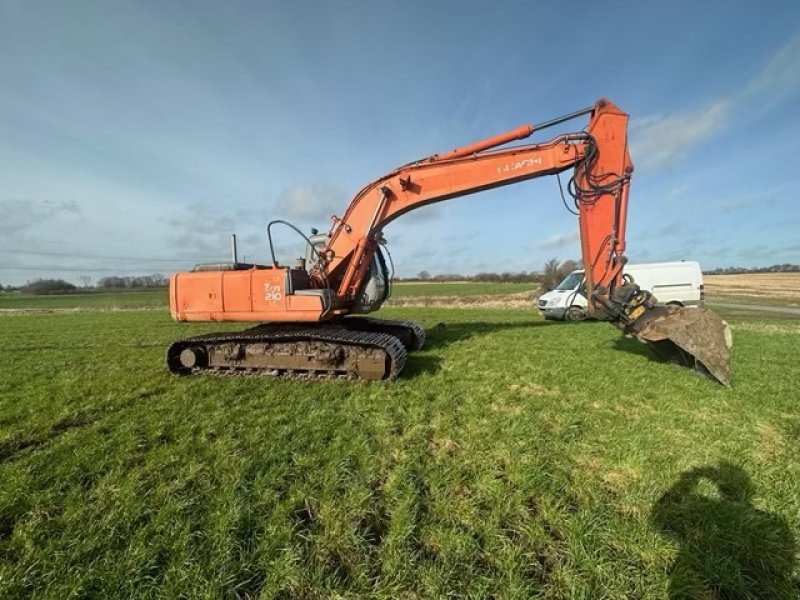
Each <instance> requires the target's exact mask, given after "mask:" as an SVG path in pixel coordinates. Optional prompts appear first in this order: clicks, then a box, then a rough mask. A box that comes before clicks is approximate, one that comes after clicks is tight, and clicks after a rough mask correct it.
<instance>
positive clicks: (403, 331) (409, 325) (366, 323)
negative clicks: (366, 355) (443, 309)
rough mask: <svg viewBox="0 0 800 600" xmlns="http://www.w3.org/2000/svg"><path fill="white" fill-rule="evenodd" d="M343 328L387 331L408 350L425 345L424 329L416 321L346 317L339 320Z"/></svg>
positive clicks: (376, 331) (411, 350)
mask: <svg viewBox="0 0 800 600" xmlns="http://www.w3.org/2000/svg"><path fill="white" fill-rule="evenodd" d="M339 324H341V325H342V326H343V327H344V328H345V329H349V330H351V331H365V332H373V333H388V334H389V335H393V336H394V337H396V338H397V339H399V340H400V341H401V342H402V343H403V346H405V348H406V350H407V351H408V352H414V351H415V350H419V349H420V348H422V347H423V346H424V345H425V329H423V327H422V325H420V324H419V323H417V322H416V321H399V320H396V319H373V318H372V317H360V316H359V317H347V318H345V319H342V320H341V321H339Z"/></svg>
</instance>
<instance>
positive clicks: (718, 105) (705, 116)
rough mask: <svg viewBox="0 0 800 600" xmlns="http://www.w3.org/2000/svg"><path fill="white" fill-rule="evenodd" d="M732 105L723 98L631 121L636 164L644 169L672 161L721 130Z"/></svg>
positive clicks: (654, 167)
mask: <svg viewBox="0 0 800 600" xmlns="http://www.w3.org/2000/svg"><path fill="white" fill-rule="evenodd" d="M731 107H732V103H731V102H730V101H728V100H722V101H716V102H712V103H710V104H708V105H706V106H704V107H703V108H701V109H699V110H694V111H687V112H679V113H673V114H671V115H666V116H661V115H659V116H650V117H645V118H642V119H637V120H633V121H632V122H631V146H632V147H633V152H632V153H633V155H634V156H635V157H636V161H637V164H636V166H637V167H638V168H640V169H642V170H647V169H658V168H662V167H666V166H669V165H671V164H673V163H674V162H675V161H676V160H678V159H679V158H681V157H682V156H683V155H684V154H685V153H686V152H688V151H689V150H690V149H691V148H692V147H694V146H696V145H697V144H699V143H702V142H703V141H704V140H706V139H708V138H710V137H712V136H713V135H715V134H716V133H718V132H719V131H720V130H721V129H723V128H724V127H725V125H726V124H727V121H728V117H729V115H730V112H731Z"/></svg>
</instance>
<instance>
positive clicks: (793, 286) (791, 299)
mask: <svg viewBox="0 0 800 600" xmlns="http://www.w3.org/2000/svg"><path fill="white" fill-rule="evenodd" d="M703 279H704V283H705V286H706V299H707V300H710V301H712V302H713V301H723V300H724V301H730V302H745V303H748V302H749V303H762V304H781V305H784V306H798V305H800V273H743V274H740V275H705V276H704V277H703Z"/></svg>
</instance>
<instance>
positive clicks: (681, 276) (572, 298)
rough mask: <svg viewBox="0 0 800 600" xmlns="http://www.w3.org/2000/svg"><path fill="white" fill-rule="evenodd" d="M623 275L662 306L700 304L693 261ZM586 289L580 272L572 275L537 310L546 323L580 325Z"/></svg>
mask: <svg viewBox="0 0 800 600" xmlns="http://www.w3.org/2000/svg"><path fill="white" fill-rule="evenodd" d="M623 273H625V274H627V275H630V276H631V277H633V279H634V281H635V282H636V283H637V284H638V285H639V287H640V288H642V289H643V290H649V291H650V292H652V293H653V295H654V296H655V297H656V299H657V300H658V302H659V303H661V304H674V305H676V306H702V304H703V273H702V272H701V271H700V264H699V263H697V262H695V261H688V260H687V261H684V260H682V261H679V262H660V263H646V264H641V265H626V266H625V269H624V270H623ZM585 287H586V286H585V282H584V278H583V270H579V271H573V272H572V273H570V274H569V275H567V276H566V277H565V278H564V281H562V282H561V283H559V284H558V286H557V287H556V289H554V290H553V291H550V292H547V293H545V294H542V295H541V296H539V304H538V306H539V310H540V311H542V314H543V315H544V318H545V319H556V320H561V319H564V320H566V321H583V320H584V319H585V318H586V317H587V312H586V306H587V304H588V300H587V299H586V295H585V294H586V289H585Z"/></svg>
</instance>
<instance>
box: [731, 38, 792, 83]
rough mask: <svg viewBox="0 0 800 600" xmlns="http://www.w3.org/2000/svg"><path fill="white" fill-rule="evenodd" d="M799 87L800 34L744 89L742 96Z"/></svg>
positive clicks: (777, 53)
mask: <svg viewBox="0 0 800 600" xmlns="http://www.w3.org/2000/svg"><path fill="white" fill-rule="evenodd" d="M798 86H800V34H797V35H795V36H794V37H793V38H791V39H790V40H789V42H788V43H787V44H786V45H785V46H783V47H782V48H781V49H780V50H778V52H776V53H775V55H774V56H773V57H772V59H770V61H769V62H768V63H767V64H766V65H765V66H764V68H763V69H761V71H759V72H758V73H757V74H756V75H755V76H754V77H753V78H751V79H750V81H749V82H748V83H747V85H746V86H745V87H744V92H743V94H757V93H761V92H770V93H773V92H774V91H775V90H776V88H796V87H798Z"/></svg>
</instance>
